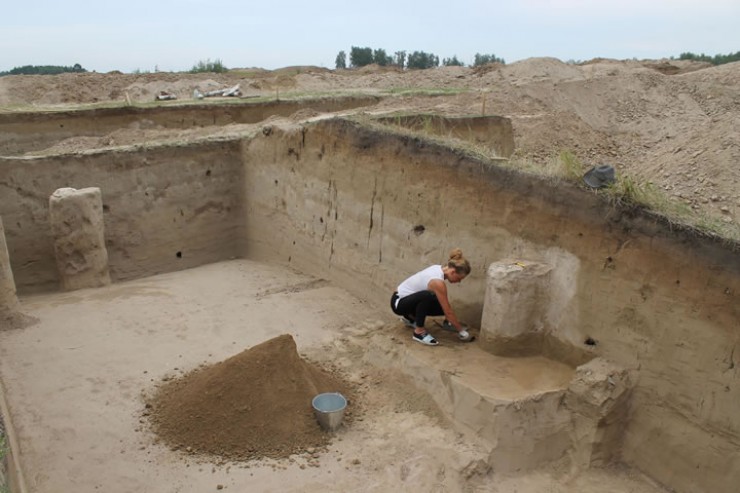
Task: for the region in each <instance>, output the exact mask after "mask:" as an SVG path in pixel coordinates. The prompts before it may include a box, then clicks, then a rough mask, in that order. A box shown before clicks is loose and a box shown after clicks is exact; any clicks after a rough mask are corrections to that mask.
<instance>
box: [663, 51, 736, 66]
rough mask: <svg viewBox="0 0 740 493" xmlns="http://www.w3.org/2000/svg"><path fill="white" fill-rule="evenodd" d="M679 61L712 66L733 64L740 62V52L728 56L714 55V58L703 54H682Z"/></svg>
mask: <svg viewBox="0 0 740 493" xmlns="http://www.w3.org/2000/svg"><path fill="white" fill-rule="evenodd" d="M678 59H679V60H694V61H697V62H709V63H711V64H712V65H722V64H723V63H731V62H737V61H740V51H736V52H735V53H728V54H727V55H714V56H708V55H705V54H704V53H702V54H701V55H696V54H694V53H690V52H687V53H681V55H679V57H678Z"/></svg>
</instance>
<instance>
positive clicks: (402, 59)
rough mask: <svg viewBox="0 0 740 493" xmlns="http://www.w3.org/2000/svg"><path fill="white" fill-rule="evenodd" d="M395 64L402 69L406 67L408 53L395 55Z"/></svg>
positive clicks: (401, 52)
mask: <svg viewBox="0 0 740 493" xmlns="http://www.w3.org/2000/svg"><path fill="white" fill-rule="evenodd" d="M393 64H394V65H395V66H397V67H398V68H400V69H403V68H404V67H406V52H405V51H397V52H396V53H395V56H394V57H393Z"/></svg>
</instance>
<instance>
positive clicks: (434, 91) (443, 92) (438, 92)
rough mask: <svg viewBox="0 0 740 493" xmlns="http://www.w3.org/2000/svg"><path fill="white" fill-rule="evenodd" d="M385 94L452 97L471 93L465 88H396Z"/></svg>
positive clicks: (388, 90)
mask: <svg viewBox="0 0 740 493" xmlns="http://www.w3.org/2000/svg"><path fill="white" fill-rule="evenodd" d="M384 92H386V93H388V94H392V95H396V96H450V95H455V94H463V93H466V92H470V89H467V88H464V87H444V88H436V87H395V88H391V89H387V90H385V91H384Z"/></svg>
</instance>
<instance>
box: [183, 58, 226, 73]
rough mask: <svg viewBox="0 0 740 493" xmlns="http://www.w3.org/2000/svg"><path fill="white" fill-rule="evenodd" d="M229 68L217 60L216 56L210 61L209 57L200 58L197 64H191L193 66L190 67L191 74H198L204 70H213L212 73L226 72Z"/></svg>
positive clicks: (204, 71)
mask: <svg viewBox="0 0 740 493" xmlns="http://www.w3.org/2000/svg"><path fill="white" fill-rule="evenodd" d="M228 70H229V69H227V68H226V67H225V66H224V64H223V62H221V60H219V59H218V58H217V59H216V60H215V61H213V62H212V61H211V59H210V58H209V59H207V60H201V61H199V62H198V63H197V64H195V65H193V68H191V69H190V73H191V74H199V73H206V72H214V73H217V74H219V73H222V72H226V71H228Z"/></svg>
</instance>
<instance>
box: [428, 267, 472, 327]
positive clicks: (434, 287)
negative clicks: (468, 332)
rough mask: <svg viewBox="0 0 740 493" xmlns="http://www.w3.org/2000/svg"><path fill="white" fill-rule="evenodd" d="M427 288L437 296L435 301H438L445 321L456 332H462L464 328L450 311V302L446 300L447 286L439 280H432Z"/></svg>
mask: <svg viewBox="0 0 740 493" xmlns="http://www.w3.org/2000/svg"><path fill="white" fill-rule="evenodd" d="M428 287H429V290H430V291H432V292H434V294H435V295H437V300H439V305H440V306H441V307H442V311H443V312H444V314H445V318H446V319H447V321H448V322H450V324H452V326H453V327H455V330H457V331H458V332H460V331H461V330H463V329H464V327H463V326H462V325H461V324H460V321H459V320H458V319H457V316H456V315H455V312H454V311H453V310H452V305H450V301H449V300H448V299H447V284H445V282H444V281H442V280H441V279H432V280H431V281H429V285H428Z"/></svg>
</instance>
